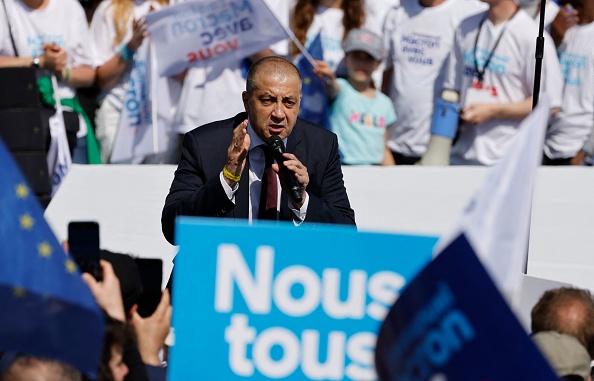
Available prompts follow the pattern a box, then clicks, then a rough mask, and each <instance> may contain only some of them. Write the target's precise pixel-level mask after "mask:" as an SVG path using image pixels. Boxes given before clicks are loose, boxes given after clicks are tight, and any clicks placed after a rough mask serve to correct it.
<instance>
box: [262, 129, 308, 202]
mask: <svg viewBox="0 0 594 381" xmlns="http://www.w3.org/2000/svg"><path fill="white" fill-rule="evenodd" d="M268 149H270V151H271V152H272V156H274V160H276V162H277V163H278V167H279V168H280V174H281V176H282V177H283V181H284V183H285V185H287V186H288V187H289V195H290V196H291V200H293V202H294V203H295V204H300V203H301V201H302V200H303V197H302V196H301V187H300V186H299V183H298V182H297V179H296V178H295V173H293V172H292V171H290V170H289V169H288V168H287V167H285V166H284V165H283V163H284V162H285V160H287V159H286V158H285V157H284V156H283V153H285V143H283V141H282V140H281V138H279V137H278V136H276V135H272V136H271V137H270V138H269V139H268Z"/></svg>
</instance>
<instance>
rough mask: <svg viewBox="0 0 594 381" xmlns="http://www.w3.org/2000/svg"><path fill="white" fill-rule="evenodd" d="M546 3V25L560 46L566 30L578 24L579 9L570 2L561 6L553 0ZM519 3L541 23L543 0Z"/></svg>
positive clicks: (547, 0)
mask: <svg viewBox="0 0 594 381" xmlns="http://www.w3.org/2000/svg"><path fill="white" fill-rule="evenodd" d="M545 4H546V6H545V14H544V17H545V18H544V26H545V28H546V31H547V32H549V33H550V35H551V37H552V38H553V42H554V43H555V46H557V47H558V46H559V45H561V43H562V42H563V36H564V35H565V32H567V30H568V29H569V28H572V27H574V26H576V25H577V24H578V15H577V10H575V9H574V8H573V7H572V6H571V5H570V4H565V5H564V6H563V8H561V7H559V5H558V4H557V3H556V2H554V1H553V0H546V3H545ZM519 5H520V8H522V9H523V10H525V11H526V12H527V13H528V14H529V15H531V16H532V18H534V20H536V22H538V23H540V7H541V0H519Z"/></svg>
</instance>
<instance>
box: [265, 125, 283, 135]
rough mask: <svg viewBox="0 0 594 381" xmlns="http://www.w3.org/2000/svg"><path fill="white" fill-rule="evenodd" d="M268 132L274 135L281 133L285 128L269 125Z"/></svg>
mask: <svg viewBox="0 0 594 381" xmlns="http://www.w3.org/2000/svg"><path fill="white" fill-rule="evenodd" d="M268 130H269V131H270V132H272V133H277V134H279V133H281V132H282V131H283V130H284V126H280V125H269V126H268Z"/></svg>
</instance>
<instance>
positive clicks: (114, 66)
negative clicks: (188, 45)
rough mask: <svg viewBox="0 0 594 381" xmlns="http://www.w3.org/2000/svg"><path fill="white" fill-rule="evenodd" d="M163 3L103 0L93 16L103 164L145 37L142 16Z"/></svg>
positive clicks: (97, 119) (165, 0)
mask: <svg viewBox="0 0 594 381" xmlns="http://www.w3.org/2000/svg"><path fill="white" fill-rule="evenodd" d="M167 4H168V0H105V1H103V2H102V3H101V4H100V5H99V6H98V7H97V10H96V11H95V14H94V15H93V20H92V21H91V34H92V38H93V49H94V60H95V65H96V66H97V84H98V85H99V88H100V89H101V94H100V95H99V98H98V102H99V104H100V106H99V109H98V110H97V115H96V117H95V124H96V128H97V140H98V142H99V146H100V149H101V157H102V159H103V161H104V162H105V163H108V162H109V157H110V155H111V149H112V146H113V142H114V139H115V134H116V131H117V125H118V121H119V117H120V114H121V110H122V105H123V100H124V95H125V88H124V86H125V84H126V82H127V80H128V77H129V75H130V72H131V70H132V66H133V62H134V53H135V52H136V50H137V49H138V48H139V47H140V45H141V44H142V42H143V40H144V38H145V37H146V35H147V31H146V23H145V22H144V19H142V17H143V16H145V15H146V14H147V13H149V12H150V11H152V10H155V9H159V8H162V7H164V6H166V5H167Z"/></svg>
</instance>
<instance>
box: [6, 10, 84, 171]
mask: <svg viewBox="0 0 594 381" xmlns="http://www.w3.org/2000/svg"><path fill="white" fill-rule="evenodd" d="M0 20H2V21H1V22H0V67H35V68H38V69H43V71H45V72H46V73H47V72H49V73H52V74H55V75H56V78H57V79H58V92H59V96H60V98H61V99H72V98H74V97H75V96H76V88H79V87H88V86H91V85H92V84H93V81H94V79H95V71H94V69H93V66H92V60H91V53H90V51H89V49H88V41H89V30H88V26H87V20H86V17H85V13H84V10H83V8H82V6H81V5H80V3H79V2H78V1H76V0H4V4H3V6H0ZM9 25H10V29H9ZM11 36H12V38H11ZM13 41H14V45H13ZM86 134H87V128H86V125H85V124H84V123H81V124H80V130H79V132H78V137H79V138H80V139H83V140H84V138H85V136H86ZM79 141H80V140H79ZM81 145H82V144H81ZM85 147H86V145H85ZM74 154H75V157H74V161H75V162H77V163H85V162H86V157H85V156H86V152H84V150H83V151H82V152H81V155H80V158H78V157H77V155H76V150H75V152H74Z"/></svg>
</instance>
